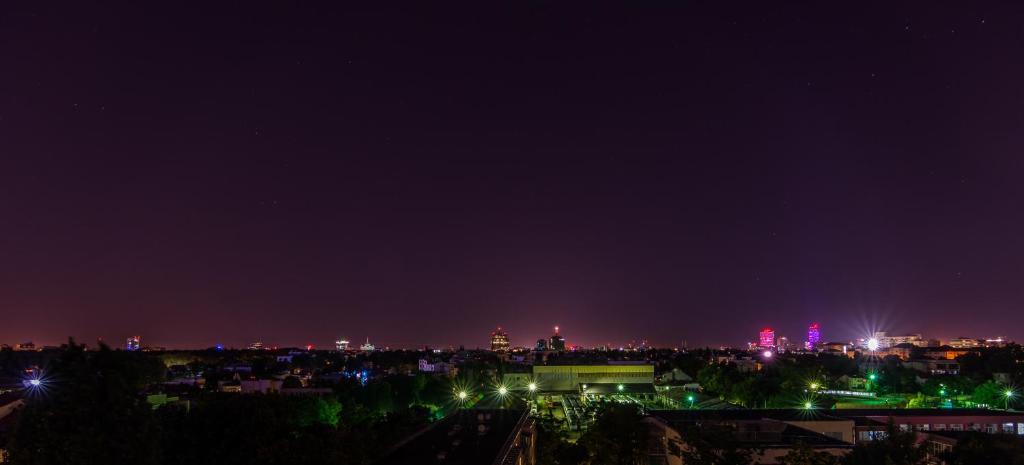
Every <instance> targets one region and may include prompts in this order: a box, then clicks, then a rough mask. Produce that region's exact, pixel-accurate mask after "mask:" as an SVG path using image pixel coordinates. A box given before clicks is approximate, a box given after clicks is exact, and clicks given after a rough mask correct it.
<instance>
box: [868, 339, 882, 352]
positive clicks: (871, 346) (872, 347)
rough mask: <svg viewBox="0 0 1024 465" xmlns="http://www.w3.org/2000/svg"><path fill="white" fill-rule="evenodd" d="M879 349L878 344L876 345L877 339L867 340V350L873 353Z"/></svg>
mask: <svg viewBox="0 0 1024 465" xmlns="http://www.w3.org/2000/svg"><path fill="white" fill-rule="evenodd" d="M879 347H880V344H879V343H878V339H875V338H871V339H868V350H870V351H872V352H874V351H876V350H878V348H879Z"/></svg>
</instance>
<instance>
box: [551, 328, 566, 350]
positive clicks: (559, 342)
mask: <svg viewBox="0 0 1024 465" xmlns="http://www.w3.org/2000/svg"><path fill="white" fill-rule="evenodd" d="M548 347H550V348H551V350H557V351H559V352H565V338H564V337H562V335H561V334H559V332H558V326H555V334H554V335H552V336H551V343H550V344H548Z"/></svg>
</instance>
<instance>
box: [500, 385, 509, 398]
mask: <svg viewBox="0 0 1024 465" xmlns="http://www.w3.org/2000/svg"><path fill="white" fill-rule="evenodd" d="M505 394H508V388H507V387H505V386H498V395H499V396H503V395H505Z"/></svg>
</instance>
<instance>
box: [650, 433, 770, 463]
mask: <svg viewBox="0 0 1024 465" xmlns="http://www.w3.org/2000/svg"><path fill="white" fill-rule="evenodd" d="M681 433H682V434H681V436H682V444H681V445H679V446H678V447H672V449H675V450H671V451H670V452H672V453H673V454H674V455H678V456H679V457H681V458H682V459H683V463H695V464H696V463H699V464H701V465H749V464H751V463H753V456H754V451H753V450H751V449H748V448H745V447H740V446H739V441H737V440H736V436H735V432H734V431H733V430H732V429H731V428H728V427H724V426H722V427H717V426H710V425H704V426H694V427H691V428H688V429H687V430H685V431H682V432H681Z"/></svg>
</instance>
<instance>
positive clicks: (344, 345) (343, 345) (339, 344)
mask: <svg viewBox="0 0 1024 465" xmlns="http://www.w3.org/2000/svg"><path fill="white" fill-rule="evenodd" d="M334 348H335V349H337V350H338V352H345V351H347V350H348V339H345V338H343V337H342V338H338V340H337V341H334Z"/></svg>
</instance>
